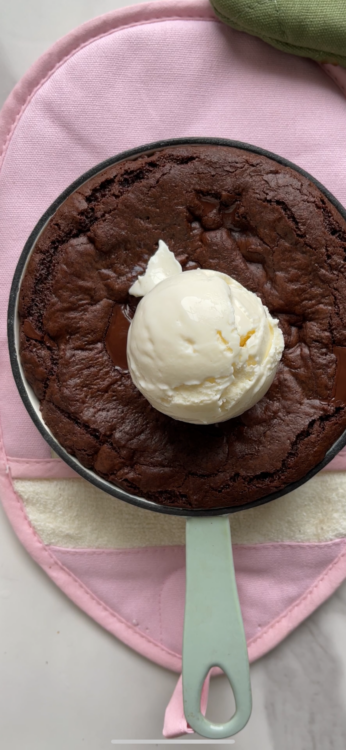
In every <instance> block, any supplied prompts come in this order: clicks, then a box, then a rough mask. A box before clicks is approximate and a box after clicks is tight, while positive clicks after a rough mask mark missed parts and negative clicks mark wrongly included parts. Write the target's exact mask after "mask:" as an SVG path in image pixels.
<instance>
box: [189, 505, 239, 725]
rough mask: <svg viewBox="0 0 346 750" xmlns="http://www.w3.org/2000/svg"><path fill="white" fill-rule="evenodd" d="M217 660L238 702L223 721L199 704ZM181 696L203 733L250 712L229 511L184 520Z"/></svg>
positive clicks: (191, 717)
mask: <svg viewBox="0 0 346 750" xmlns="http://www.w3.org/2000/svg"><path fill="white" fill-rule="evenodd" d="M216 666H217V667H220V668H221V669H222V670H223V672H225V674H226V675H227V677H228V679H229V681H230V683H231V686H232V689H233V694H234V698H235V703H236V711H235V714H234V715H233V716H232V718H231V719H230V720H229V721H227V722H225V723H224V724H214V723H213V722H211V721H209V720H208V719H206V718H205V716H203V715H202V713H201V710H200V703H201V691H202V686H203V682H204V680H205V678H206V676H207V674H208V672H209V670H210V669H211V668H212V667H216ZM183 697H184V713H185V717H186V720H187V722H188V723H189V724H190V726H191V727H192V729H194V730H195V732H198V733H199V734H200V735H202V737H209V738H210V739H221V738H224V737H231V736H232V735H233V734H236V733H237V732H240V730H241V729H243V727H244V726H245V724H247V722H248V720H249V718H250V715H251V708H252V702H251V686H250V672H249V660H248V653H247V647H246V639H245V634H244V627H243V621H242V616H241V611H240V606H239V600H238V592H237V585H236V581H235V575H234V566H233V555H232V543H231V531H230V524H229V519H228V517H227V516H213V517H212V518H189V519H188V520H187V522H186V604H185V622H184V638H183Z"/></svg>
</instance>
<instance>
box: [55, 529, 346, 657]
mask: <svg viewBox="0 0 346 750" xmlns="http://www.w3.org/2000/svg"><path fill="white" fill-rule="evenodd" d="M345 545H346V542H345V541H344V540H336V541H332V542H326V543H325V544H321V543H310V544H302V543H280V544H279V543H273V544H256V545H248V544H246V545H240V546H237V545H235V546H234V547H233V552H234V564H235V570H236V578H237V586H238V592H239V599H240V605H241V610H242V614H243V620H244V627H245V633H246V639H247V642H248V644H249V645H250V644H252V643H253V642H256V641H260V639H261V638H262V634H263V633H264V632H265V631H266V629H267V628H268V627H269V626H270V625H271V624H272V623H273V622H274V621H275V620H277V618H278V617H280V616H281V615H282V613H283V612H287V611H288V610H289V609H290V607H292V606H293V605H294V604H295V602H297V601H298V600H299V599H300V598H301V597H302V596H303V595H304V594H305V592H306V591H309V589H310V588H311V587H312V586H313V584H314V583H315V582H316V581H318V580H319V578H320V577H321V575H322V574H323V573H324V572H325V570H326V569H328V568H329V566H330V565H331V564H333V562H334V560H335V559H336V558H337V557H339V555H340V552H342V551H343V549H344V548H345ZM50 550H51V552H52V553H53V555H54V556H55V557H56V558H57V559H58V560H59V561H60V562H61V563H62V564H63V566H64V567H65V568H66V569H68V570H69V571H71V573H73V575H74V576H75V577H76V578H77V579H78V580H79V581H81V582H82V583H83V584H84V586H85V587H86V588H87V589H88V590H89V591H91V592H92V593H93V594H94V595H95V596H97V597H98V599H100V600H101V601H103V602H104V603H105V604H106V605H107V606H108V607H109V608H110V609H112V610H113V611H116V612H117V613H118V614H119V615H120V616H121V617H122V618H123V619H124V620H127V621H128V622H131V623H132V624H133V625H135V627H136V628H137V630H138V631H142V632H143V633H146V634H147V635H148V637H150V638H152V639H153V640H154V641H156V642H158V643H161V645H163V646H165V648H167V649H169V651H172V652H173V653H175V654H177V655H179V656H180V655H181V647H182V636H183V619H184V601H185V547H182V546H181V547H180V546H178V547H144V548H140V549H121V550H70V549H63V548H59V547H51V548H50ZM264 603H265V606H263V605H264Z"/></svg>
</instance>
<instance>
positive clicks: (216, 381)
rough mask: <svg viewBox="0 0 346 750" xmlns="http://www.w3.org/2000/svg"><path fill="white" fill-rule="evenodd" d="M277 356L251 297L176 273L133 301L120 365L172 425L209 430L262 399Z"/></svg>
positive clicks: (272, 327)
mask: <svg viewBox="0 0 346 750" xmlns="http://www.w3.org/2000/svg"><path fill="white" fill-rule="evenodd" d="M166 247H167V246H166ZM167 251H168V248H167ZM168 252H169V251H168ZM170 255H172V253H170ZM161 260H162V259H161ZM147 271H148V276H150V268H149V265H148V269H147ZM142 279H145V276H144V277H142ZM147 280H148V279H147ZM134 286H135V285H134ZM133 288H134V287H132V289H133ZM130 291H131V290H130ZM135 292H136V289H135ZM283 348H284V342H283V336H282V333H281V331H280V329H279V328H278V322H277V321H276V320H274V319H273V318H272V317H271V316H270V314H269V312H268V310H267V308H266V307H264V305H263V304H262V302H261V300H260V299H259V297H257V296H256V295H255V294H253V293H252V292H249V291H248V290H247V289H245V288H244V287H243V286H242V285H241V284H239V283H238V282H237V281H235V280H234V279H232V278H231V277H230V276H227V275H226V274H223V273H219V272H217V271H209V270H204V269H203V270H202V269H199V270H196V271H185V272H184V273H182V272H181V267H180V270H179V269H176V271H175V275H170V276H169V277H168V278H166V279H164V280H162V281H160V282H159V283H157V284H156V285H155V286H152V287H151V290H150V291H148V293H146V294H145V296H144V297H143V299H142V300H141V301H140V303H139V305H138V307H137V310H136V313H135V316H134V318H133V321H132V323H131V326H130V330H129V334H128V343H127V357H128V365H129V370H130V374H131V377H132V379H133V382H134V383H135V385H136V386H137V388H138V389H139V390H140V391H141V393H142V394H143V395H144V396H145V397H146V398H147V399H148V401H149V402H150V403H151V404H152V406H154V407H155V408H156V409H158V410H159V411H161V412H163V413H164V414H167V415H169V416H170V417H173V418H174V419H178V420H182V421H184V422H191V423H194V424H212V423H215V422H223V421H225V420H227V419H230V418H231V417H236V416H238V415H239V414H242V413H243V412H244V411H246V410H247V409H250V408H251V407H252V406H254V404H255V403H256V402H257V401H259V399H260V398H262V396H264V394H265V393H266V391H267V390H268V388H269V387H270V385H271V383H272V381H273V379H274V376H275V373H276V370H277V366H278V363H279V361H280V358H281V355H282V351H283Z"/></svg>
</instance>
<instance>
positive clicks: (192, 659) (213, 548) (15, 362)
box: [8, 138, 346, 739]
mask: <svg viewBox="0 0 346 750" xmlns="http://www.w3.org/2000/svg"><path fill="white" fill-rule="evenodd" d="M188 144H191V145H194V144H208V145H215V146H230V147H235V148H240V149H243V150H245V151H250V152H252V153H255V154H260V155H263V156H266V157H267V158H269V159H272V160H273V161H275V162H278V163H279V164H283V165H284V166H288V167H290V168H291V169H293V170H295V171H296V172H299V173H300V174H302V175H304V176H305V177H307V178H308V179H309V180H311V181H312V182H313V183H314V184H315V185H316V186H317V187H318V188H319V190H320V191H321V192H322V193H323V194H324V195H325V196H326V197H327V198H328V200H329V201H330V202H331V203H332V204H333V205H334V206H335V208H336V209H337V210H338V212H339V213H340V214H341V215H342V216H343V218H344V219H345V220H346V211H345V209H344V208H343V207H342V206H341V204H340V203H339V202H338V201H337V200H336V198H335V197H334V196H333V195H331V193H330V192H329V191H328V190H327V189H326V188H325V187H324V186H323V185H321V184H320V183H319V182H318V181H317V180H315V178H314V177H312V176H311V175H309V174H308V173H307V172H305V171H304V170H303V169H300V167H297V166H296V165H295V164H292V163H291V162H289V161H288V160H287V159H284V158H282V157H281V156H277V155H276V154H273V153H271V152H269V151H265V150H264V149H261V148H257V147H256V146H251V145H249V144H247V143H242V142H240V141H231V140H227V139H222V138H178V139H173V140H166V141H158V142H156V143H150V144H147V145H144V146H140V147H139V148H135V149H131V150H130V151H125V152H122V153H121V154H118V155H117V156H114V157H112V158H110V159H107V160H106V161H103V162H101V164H97V165H96V166H95V167H93V168H92V169H90V170H89V171H88V172H85V173H84V174H83V175H82V176H81V177H79V178H78V179H77V180H75V182H73V183H72V184H71V185H70V186H69V187H68V188H66V190H64V192H63V193H61V195H60V196H59V197H58V198H57V199H56V200H55V201H54V203H52V205H51V206H50V207H49V208H48V209H47V211H46V212H45V213H44V214H43V216H42V217H41V219H40V220H39V222H38V223H37V224H36V226H35V228H34V229H33V231H32V232H31V234H30V237H29V238H28V240H27V242H26V244H25V246H24V249H23V251H22V253H21V255H20V258H19V261H18V264H17V267H16V271H15V274H14V277H13V282H12V287H11V292H10V299H9V307H8V341H9V352H10V360H11V366H12V372H13V376H14V379H15V382H16V385H17V388H18V391H19V394H20V396H21V398H22V401H23V403H24V406H25V407H26V409H27V411H28V412H29V414H30V416H31V418H32V420H33V422H34V423H35V425H36V427H37V428H38V430H39V431H40V433H41V435H42V436H43V437H44V438H45V440H46V441H47V442H48V443H49V445H50V446H51V448H53V450H54V451H55V453H57V454H58V455H59V456H60V457H61V458H62V459H63V460H64V461H65V462H66V463H67V464H68V465H69V466H70V467H71V468H72V469H74V471H76V472H77V474H79V475H80V476H81V477H83V478H84V479H87V480H88V481H89V482H91V483H92V484H94V485H95V486H96V487H98V488H99V489H101V490H103V491H104V492H107V493H108V494H110V495H113V496H115V497H117V498H119V499H120V500H124V501H125V502H127V503H131V504H132V505H137V506H139V507H141V508H145V509H147V510H153V511H155V512H158V513H168V514H171V515H179V516H185V517H187V526H186V577H187V582H186V603H185V622H184V642H183V693H184V711H185V716H186V719H187V721H188V723H189V724H190V726H191V727H192V728H193V729H195V731H196V732H199V734H201V735H202V736H205V737H209V738H211V739H217V738H222V737H229V736H231V735H233V734H236V733H237V732H239V731H240V730H241V729H242V728H243V727H244V726H245V724H246V723H247V721H248V719H249V717H250V714H251V688H250V678H249V666H248V659H247V648H246V640H245V635H244V630H243V624H242V618H241V612H240V607H239V601H238V595H237V588H236V582H235V576H234V568H233V558H232V546H231V537H230V525H229V521H228V515H227V514H229V513H235V512H236V511H238V510H245V509H247V508H253V507H255V506H257V505H262V504H264V503H268V502H270V501H271V500H275V498H278V497H281V496H282V495H285V494H287V493H288V492H291V491H292V490H294V489H296V488H297V487H299V486H300V485H302V484H304V482H306V481H307V480H308V479H311V477H313V476H314V475H315V474H317V472H319V471H320V470H321V469H323V467H324V466H326V464H328V463H329V461H331V460H332V459H333V458H334V456H335V455H336V454H337V453H338V452H339V451H340V450H341V448H343V447H344V446H345V445H346V431H345V432H344V433H343V434H342V435H341V436H340V437H339V438H338V440H336V441H335V443H334V444H333V445H332V446H331V448H329V450H328V451H327V452H326V454H325V456H324V458H323V460H322V461H321V462H320V463H319V464H317V465H316V466H315V467H314V468H313V469H311V470H310V471H309V472H308V473H307V474H306V475H305V476H304V477H303V478H302V479H300V480H299V481H297V482H292V483H291V484H288V485H286V486H285V487H283V488H282V489H281V490H279V491H278V492H274V493H271V494H269V495H266V496H264V497H262V498H260V499H259V500H256V501H254V502H251V503H248V504H247V505H242V506H241V507H231V508H213V509H208V510H186V509H182V508H172V507H166V506H163V505H159V504H158V503H155V502H153V501H152V500H146V499H145V498H143V497H138V496H137V495H132V494H131V493H129V492H126V491H125V490H123V489H122V488H121V487H118V486H117V485H115V484H112V483H111V482H108V481H107V480H105V479H102V478H101V477H99V476H98V475H97V474H95V473H94V472H93V471H91V470H89V469H86V468H85V467H84V466H82V464H81V463H80V462H79V461H78V460H77V459H76V458H75V457H74V456H72V455H70V454H69V453H68V452H67V451H66V450H65V449H64V448H63V447H62V446H61V445H60V443H59V442H58V441H57V440H56V439H55V437H54V435H53V434H52V433H51V431H50V430H49V428H48V427H47V425H46V424H45V423H44V421H43V419H42V416H41V412H40V408H39V402H38V399H37V398H36V396H35V395H34V393H33V391H32V389H31V387H30V386H29V384H28V383H27V381H26V378H25V376H24V373H23V369H22V366H21V362H20V356H19V339H18V333H19V331H18V329H19V324H18V296H19V290H20V286H21V281H22V278H23V275H24V272H25V269H26V265H27V263H28V260H29V257H30V255H31V253H32V251H33V249H34V247H35V244H36V241H37V239H38V237H39V235H40V234H41V232H42V230H43V229H44V227H45V226H46V224H47V222H48V221H49V220H50V219H51V217H52V216H53V215H54V214H55V212H56V211H57V209H58V208H59V207H60V206H61V204H62V203H63V202H64V201H65V200H66V198H68V196H70V195H71V193H73V192H74V191H75V190H76V189H77V188H79V187H80V186H81V185H82V184H83V183H84V182H86V181H87V180H89V179H90V178H91V177H94V176H95V175H97V174H98V173H99V172H102V171H103V170H104V169H106V167H109V166H111V165H113V164H116V163H117V162H121V161H124V160H125V159H126V160H127V159H136V158H137V157H138V156H140V155H142V154H144V153H153V152H155V151H157V150H159V149H162V148H166V147H167V146H169V147H172V146H182V145H188ZM214 666H218V667H220V668H221V669H222V670H223V671H224V672H225V673H226V675H227V676H228V678H229V680H230V683H231V685H232V688H233V692H234V697H235V702H236V712H235V714H234V715H233V716H232V718H231V719H230V720H229V721H227V722H225V723H223V724H214V723H212V722H210V721H209V720H207V719H206V718H205V717H204V716H202V714H201V711H200V694H201V689H202V685H203V682H204V679H205V677H206V675H207V673H208V671H209V670H210V669H211V668H212V667H214Z"/></svg>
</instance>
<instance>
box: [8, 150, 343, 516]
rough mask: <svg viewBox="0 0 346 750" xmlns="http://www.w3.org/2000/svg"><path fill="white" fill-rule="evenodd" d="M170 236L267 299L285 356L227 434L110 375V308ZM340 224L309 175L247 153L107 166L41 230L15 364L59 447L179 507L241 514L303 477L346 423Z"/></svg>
mask: <svg viewBox="0 0 346 750" xmlns="http://www.w3.org/2000/svg"><path fill="white" fill-rule="evenodd" d="M160 239H162V240H164V241H165V242H166V243H167V245H168V247H169V249H170V250H171V251H172V252H174V254H175V255H176V257H177V259H178V260H179V261H180V263H181V264H182V266H183V270H187V269H193V268H199V267H201V268H210V269H212V270H216V271H221V272H224V273H226V274H229V275H230V276H233V277H234V278H235V279H236V280H237V281H239V282H240V283H241V284H243V286H245V287H247V288H248V289H250V290H251V291H252V292H255V293H256V294H258V296H259V297H260V298H261V300H262V302H263V303H264V304H265V305H266V306H267V307H268V309H269V311H270V313H271V315H272V316H273V317H276V318H278V320H279V324H280V327H281V329H282V331H283V334H284V338H285V350H284V354H283V357H282V360H281V363H280V365H279V369H278V372H277V374H276V377H275V380H274V382H273V384H272V386H271V388H270V389H269V391H268V393H267V394H266V395H265V396H264V398H263V399H261V401H260V402H258V404H256V406H254V407H253V408H252V409H250V410H249V411H247V412H245V413H244V414H243V415H242V416H240V417H237V418H236V419H232V420H229V421H228V422H223V423H221V424H219V425H209V426H199V425H190V424H185V423H182V422H177V421H175V420H173V419H171V418H170V417H166V416H164V415H163V414H160V413H159V412H157V411H156V410H155V409H153V408H152V407H151V406H150V405H149V403H148V402H147V401H146V400H145V398H144V397H143V396H142V395H141V394H140V393H139V392H138V391H137V389H136V388H135V386H134V385H133V383H132V381H131V378H130V375H129V373H128V372H127V371H126V370H124V369H121V368H120V367H116V366H115V365H114V362H113V361H112V359H111V357H110V355H109V351H108V348H107V346H106V336H107V331H108V327H109V324H110V321H111V320H114V318H115V314H116V310H117V306H119V307H120V308H122V309H123V310H125V312H126V315H127V316H128V317H130V318H131V317H132V316H133V314H134V312H135V309H136V305H137V304H138V300H137V299H134V298H133V297H131V295H129V294H128V290H129V288H130V286H131V285H132V284H133V282H134V281H135V280H136V278H137V277H138V275H139V274H141V273H143V272H144V270H145V268H146V265H147V263H148V260H149V258H150V257H151V256H152V255H153V254H154V252H155V250H156V248H157V245H158V241H159V240H160ZM345 254H346V222H345V220H344V219H343V217H342V216H341V215H340V214H339V212H338V211H337V210H336V208H335V207H334V206H333V205H332V204H331V203H330V202H329V201H328V199H327V198H326V197H325V196H324V194H323V193H322V192H321V191H320V190H319V189H318V188H317V187H316V186H315V185H314V184H313V183H312V182H310V181H309V180H308V179H307V178H306V177H304V176H302V175H301V174H300V173H298V172H296V171H294V170H292V169H290V168H289V167H286V166H282V165H280V164H278V163H277V162H275V161H273V160H271V159H269V158H267V157H264V156H260V155H257V154H254V153H251V152H247V151H244V150H241V149H235V148H229V147H223V146H212V145H193V146H191V145H188V146H175V147H171V148H165V149H163V150H160V151H157V152H155V153H154V154H150V155H147V156H140V157H138V158H136V159H134V160H131V161H130V160H128V161H126V162H122V163H119V164H116V165H114V166H112V167H108V168H107V169H106V170H104V171H103V172H102V173H100V174H98V175H97V176H96V177H93V178H91V179H90V180H88V182H86V183H85V184H84V185H82V186H81V187H80V188H78V190H77V191H76V192H75V193H73V194H72V195H71V196H70V197H69V198H68V199H67V200H66V201H65V203H64V204H63V205H62V206H61V207H60V208H59V209H58V211H57V212H56V214H55V215H54V216H53V217H52V219H51V220H50V221H49V223H48V225H47V226H46V228H45V229H44V231H43V232H42V234H41V235H40V237H39V239H38V241H37V243H36V247H35V250H34V252H33V254H32V256H31V259H30V261H29V264H28V267H27V270H26V273H25V277H24V280H23V283H22V287H21V293H20V306H19V314H20V320H21V339H20V341H21V344H20V346H21V361H22V364H23V368H24V372H25V375H26V377H27V380H28V381H29V383H30V385H31V386H32V387H33V389H34V391H35V393H36V395H37V397H38V398H39V400H40V403H41V410H42V414H43V418H44V420H45V422H46V424H47V425H48V426H49V428H50V429H51V431H52V433H53V434H54V435H55V437H56V438H57V439H58V440H59V442H60V443H61V445H63V446H64V448H66V450H67V451H69V452H70V453H71V454H73V455H74V456H76V457H77V458H78V459H79V460H80V461H81V463H82V464H83V465H84V466H86V467H88V468H90V469H93V470H94V471H95V472H96V473H98V474H99V475H100V476H102V477H104V478H107V479H109V480H110V481H111V482H114V483H115V484H117V485H119V486H121V487H123V488H124V489H126V490H128V491H130V492H131V493H133V494H136V495H140V496H144V497H146V498H148V499H151V500H154V501H155V502H158V503H161V504H166V505H170V506H176V507H180V508H188V509H191V508H196V509H197V508H222V507H224V508H226V507H231V506H240V505H243V504H247V503H249V502H253V501H255V500H258V499H260V498H261V497H263V496H264V495H267V494H269V493H272V492H276V491H278V490H280V489H281V488H283V487H284V486H285V485H286V484H288V483H290V482H294V481H297V480H299V479H301V478H302V477H303V476H304V475H305V474H306V473H307V472H308V471H309V470H310V469H311V468H313V467H314V466H315V465H316V464H317V463H318V462H319V461H320V460H322V458H323V457H324V454H325V452H326V450H327V449H328V448H329V447H330V446H331V445H332V444H333V442H334V441H335V439H336V438H337V437H339V436H340V434H341V433H342V432H343V430H344V429H346V406H345V403H344V402H343V401H341V400H339V401H338V400H336V398H335V397H334V393H335V388H336V377H337V357H336V355H335V351H336V348H340V347H341V348H342V347H345V346H346V271H345V257H346V255H345Z"/></svg>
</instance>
